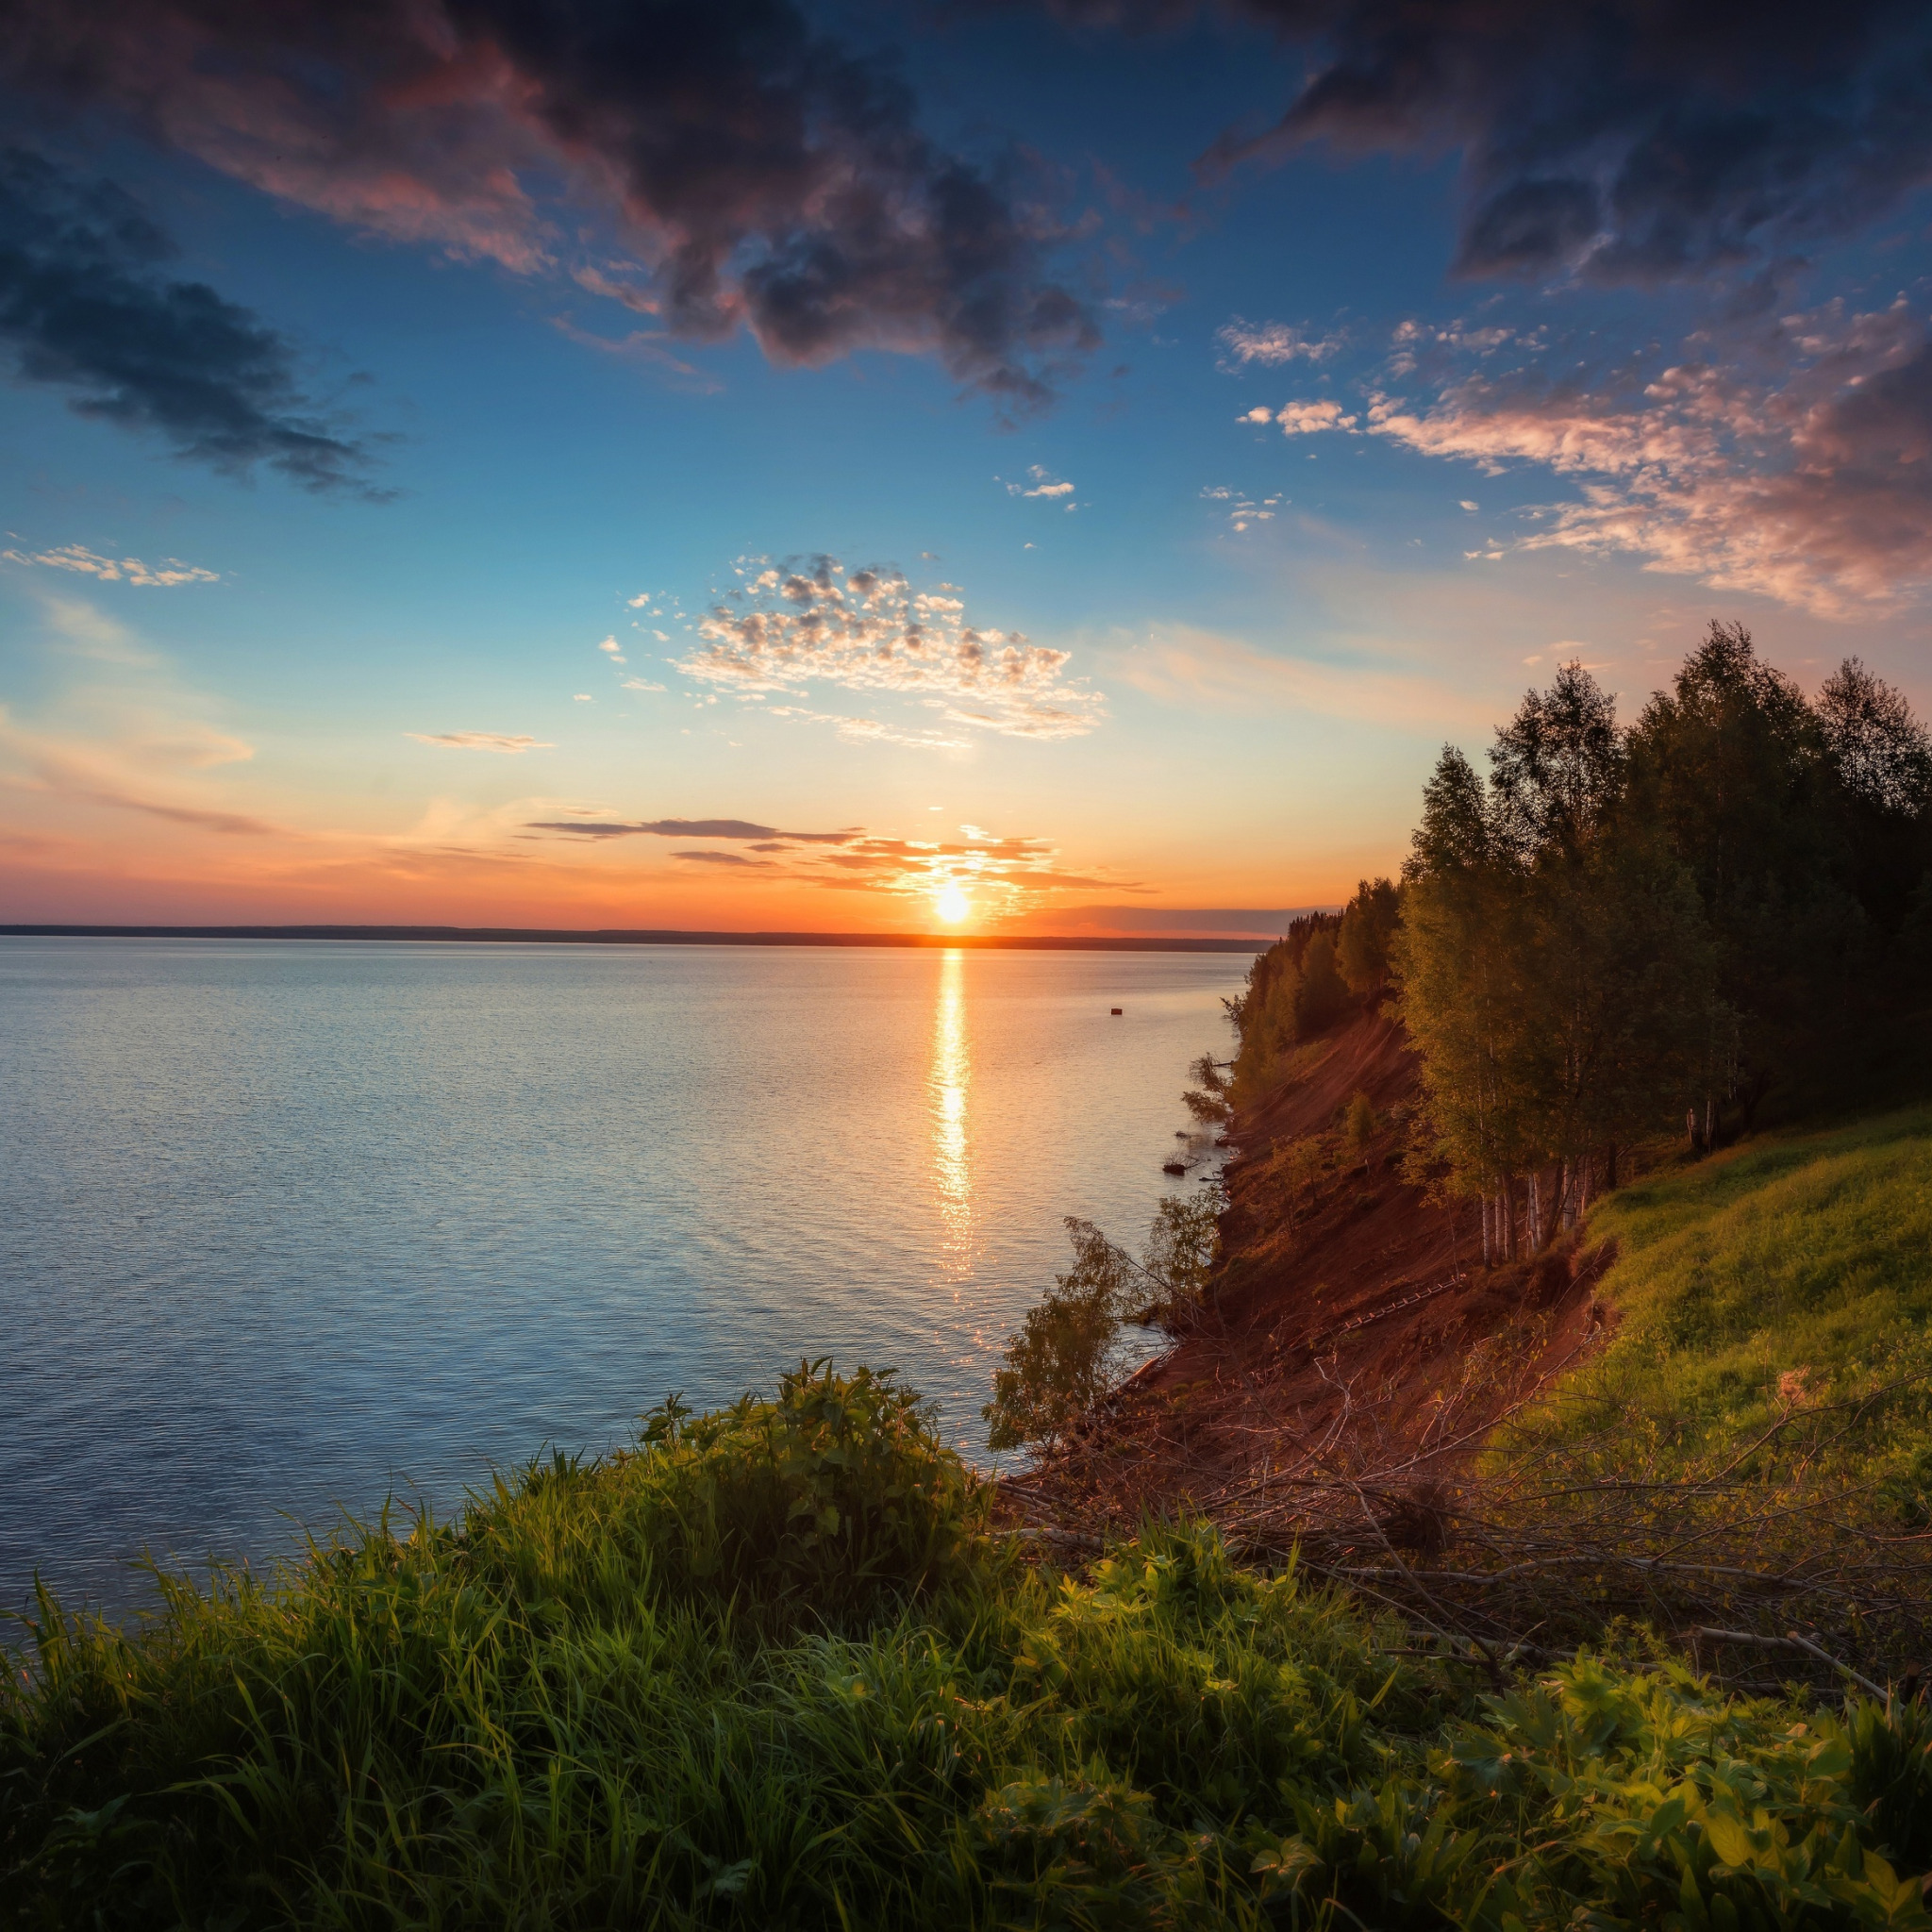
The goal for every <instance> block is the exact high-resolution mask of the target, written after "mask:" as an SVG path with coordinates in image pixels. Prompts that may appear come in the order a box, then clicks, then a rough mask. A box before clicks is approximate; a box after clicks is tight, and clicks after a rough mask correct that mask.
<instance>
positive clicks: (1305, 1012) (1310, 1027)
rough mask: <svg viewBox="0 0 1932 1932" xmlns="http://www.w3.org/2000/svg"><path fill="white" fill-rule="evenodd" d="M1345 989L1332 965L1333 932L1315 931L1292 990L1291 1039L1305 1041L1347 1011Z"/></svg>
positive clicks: (1346, 993)
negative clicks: (1292, 1021) (1292, 1029)
mask: <svg viewBox="0 0 1932 1932" xmlns="http://www.w3.org/2000/svg"><path fill="white" fill-rule="evenodd" d="M1348 1004H1349V1001H1348V988H1347V986H1346V985H1345V984H1344V983H1343V981H1342V977H1341V973H1340V971H1339V970H1338V969H1337V967H1336V964H1335V935H1334V934H1333V933H1330V932H1318V933H1316V934H1315V935H1314V937H1313V938H1312V939H1310V940H1309V941H1308V945H1307V952H1305V953H1304V954H1303V955H1302V961H1301V974H1300V977H1299V979H1298V981H1297V983H1296V985H1295V990H1294V1038H1295V1039H1297V1040H1307V1039H1310V1038H1311V1037H1312V1036H1313V1035H1315V1034H1317V1033H1320V1032H1322V1031H1323V1030H1324V1029H1325V1028H1326V1027H1329V1026H1332V1025H1334V1024H1335V1023H1336V1021H1338V1020H1339V1019H1341V1016H1342V1014H1343V1013H1345V1012H1346V1011H1347V1010H1348Z"/></svg>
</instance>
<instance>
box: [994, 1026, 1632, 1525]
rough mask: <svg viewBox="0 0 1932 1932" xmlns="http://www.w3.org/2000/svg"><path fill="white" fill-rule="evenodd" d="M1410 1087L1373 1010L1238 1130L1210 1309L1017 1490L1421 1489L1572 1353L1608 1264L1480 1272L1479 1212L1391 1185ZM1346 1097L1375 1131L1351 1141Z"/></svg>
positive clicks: (1151, 1498) (1540, 1264)
mask: <svg viewBox="0 0 1932 1932" xmlns="http://www.w3.org/2000/svg"><path fill="white" fill-rule="evenodd" d="M1417 1091H1418V1069H1417V1063H1416V1056H1415V1053H1414V1051H1413V1049H1412V1048H1411V1047H1410V1045H1409V1043H1408V1040H1407V1035H1406V1034H1405V1032H1404V1030H1403V1028H1402V1025H1401V1023H1400V1022H1399V1021H1398V1020H1396V1019H1395V1018H1393V1017H1392V1016H1391V1014H1389V1013H1388V1012H1386V1011H1383V1010H1374V1011H1371V1012H1368V1013H1366V1014H1362V1015H1359V1016H1357V1017H1356V1018H1355V1019H1353V1020H1351V1021H1349V1022H1348V1023H1346V1024H1343V1025H1341V1026H1339V1027H1337V1028H1335V1029H1333V1030H1332V1031H1331V1032H1330V1033H1328V1034H1327V1035H1325V1036H1324V1037H1323V1038H1322V1039H1321V1040H1319V1041H1316V1042H1314V1044H1313V1046H1312V1048H1311V1049H1309V1050H1307V1051H1306V1052H1305V1054H1304V1056H1303V1057H1302V1058H1301V1063H1300V1065H1299V1066H1298V1068H1297V1070H1296V1075H1295V1077H1294V1079H1293V1080H1292V1081H1291V1084H1289V1085H1287V1086H1286V1087H1284V1088H1282V1089H1280V1090H1278V1091H1276V1092H1274V1093H1273V1094H1272V1095H1270V1096H1269V1097H1268V1098H1267V1099H1265V1100H1264V1101H1263V1102H1262V1103H1261V1104H1259V1105H1258V1106H1257V1107H1255V1108H1251V1109H1250V1110H1248V1111H1247V1112H1245V1113H1242V1114H1240V1115H1238V1116H1237V1117H1236V1118H1235V1120H1234V1121H1233V1123H1232V1124H1230V1126H1229V1129H1228V1140H1229V1142H1230V1144H1231V1146H1232V1147H1233V1148H1234V1149H1235V1155H1234V1158H1233V1159H1232V1160H1231V1161H1230V1162H1229V1164H1228V1168H1227V1171H1226V1175H1225V1184H1226V1189H1227V1195H1228V1208H1227V1211H1226V1214H1225V1215H1224V1218H1223V1222H1222V1238H1223V1251H1224V1263H1223V1268H1222V1271H1221V1274H1220V1276H1219V1278H1218V1280H1217V1282H1216V1284H1215V1288H1214V1291H1213V1292H1212V1295H1211V1298H1210V1302H1209V1305H1208V1308H1207V1309H1206V1310H1205V1312H1204V1313H1203V1314H1202V1316H1201V1317H1200V1318H1199V1320H1198V1321H1197V1322H1196V1323H1195V1324H1194V1325H1193V1326H1192V1327H1191V1328H1190V1329H1189V1330H1188V1331H1187V1332H1186V1333H1184V1334H1181V1335H1178V1336H1176V1337H1175V1338H1174V1344H1173V1346H1172V1347H1171V1348H1169V1349H1168V1350H1167V1351H1166V1352H1165V1353H1164V1354H1163V1355H1161V1356H1160V1357H1158V1358H1157V1359H1156V1360H1155V1361H1153V1362H1150V1363H1149V1364H1148V1365H1147V1367H1146V1368H1145V1369H1144V1370H1142V1371H1141V1373H1140V1374H1138V1375H1136V1376H1135V1377H1134V1379H1133V1380H1132V1381H1131V1382H1130V1383H1129V1384H1128V1385H1127V1387H1126V1388H1125V1389H1124V1390H1123V1391H1121V1392H1120V1393H1119V1394H1118V1395H1117V1396H1116V1397H1115V1398H1114V1399H1113V1401H1112V1402H1111V1403H1110V1404H1109V1405H1108V1407H1107V1408H1106V1409H1105V1410H1104V1411H1103V1412H1102V1413H1100V1414H1098V1415H1096V1416H1095V1417H1094V1419H1093V1423H1092V1425H1091V1428H1090V1429H1089V1430H1088V1431H1087V1432H1086V1433H1085V1434H1084V1435H1083V1436H1082V1437H1081V1438H1080V1439H1079V1440H1077V1441H1074V1442H1072V1443H1070V1444H1068V1445H1066V1446H1065V1447H1064V1448H1063V1449H1061V1450H1060V1451H1058V1452H1057V1453H1056V1454H1055V1455H1054V1456H1052V1457H1048V1458H1046V1459H1044V1460H1043V1461H1042V1463H1041V1465H1040V1467H1039V1468H1038V1469H1037V1471H1036V1472H1035V1473H1034V1474H1032V1475H1031V1476H1030V1477H1029V1478H1027V1479H1026V1484H1025V1487H1026V1488H1027V1490H1028V1491H1033V1492H1037V1493H1038V1494H1039V1496H1040V1497H1041V1500H1042V1501H1046V1502H1050V1504H1051V1506H1052V1507H1053V1512H1054V1514H1055V1515H1056V1516H1057V1517H1058V1518H1059V1519H1060V1520H1062V1521H1070V1520H1074V1515H1077V1516H1078V1517H1079V1518H1082V1519H1085V1520H1088V1521H1090V1522H1094V1523H1097V1522H1099V1521H1100V1520H1103V1519H1111V1520H1113V1521H1115V1522H1117V1523H1119V1524H1131V1523H1132V1522H1134V1521H1135V1520H1137V1519H1138V1517H1139V1515H1140V1513H1141V1511H1142V1510H1143V1509H1145V1508H1147V1507H1161V1506H1163V1505H1170V1504H1179V1503H1181V1502H1183V1501H1186V1502H1189V1503H1191V1504H1193V1505H1194V1506H1197V1507H1209V1508H1213V1507H1217V1505H1218V1504H1221V1503H1225V1502H1226V1501H1227V1499H1228V1498H1230V1497H1231V1496H1233V1495H1235V1494H1237V1493H1239V1492H1241V1491H1242V1489H1243V1486H1245V1485H1250V1484H1252V1483H1254V1482H1255V1481H1257V1479H1259V1478H1261V1477H1262V1476H1264V1475H1266V1474H1269V1473H1271V1472H1278V1471H1280V1470H1281V1469H1283V1468H1284V1467H1286V1466H1288V1465H1290V1464H1292V1463H1295V1462H1298V1461H1300V1460H1301V1459H1303V1458H1306V1457H1309V1456H1315V1457H1320V1458H1321V1459H1322V1460H1323V1462H1324V1466H1330V1467H1333V1468H1336V1469H1349V1468H1353V1469H1358V1470H1364V1471H1366V1470H1372V1469H1377V1468H1388V1467H1390V1466H1391V1465H1392V1464H1395V1463H1401V1464H1403V1465H1404V1466H1405V1467H1407V1469H1408V1470H1409V1472H1410V1475H1411V1477H1412V1478H1413V1479H1415V1480H1426V1478H1427V1476H1428V1474H1429V1473H1430V1472H1431V1470H1432V1469H1433V1470H1436V1471H1439V1472H1444V1471H1446V1467H1447V1465H1448V1464H1449V1463H1450V1462H1452V1461H1454V1460H1456V1459H1457V1458H1460V1457H1465V1456H1466V1455H1467V1454H1468V1453H1469V1452H1470V1450H1471V1448H1472V1447H1473V1446H1474V1442H1475V1441H1478V1440H1479V1439H1480V1437H1481V1435H1482V1433H1483V1432H1484V1429H1485V1427H1486V1426H1487V1424H1489V1423H1490V1422H1491V1421H1492V1420H1493V1418H1494V1417H1495V1415H1496V1414H1498V1413H1499V1412H1500V1411H1501V1410H1502V1409H1503V1408H1505V1407H1507V1406H1508V1405H1509V1404H1510V1403H1511V1402H1513V1401H1514V1400H1516V1399H1517V1398H1518V1397H1519V1396H1520V1395H1521V1394H1522V1393H1523V1392H1524V1391H1525V1390H1526V1389H1527V1388H1528V1387H1530V1386H1532V1385H1533V1384H1534V1383H1535V1382H1536V1380H1537V1379H1538V1378H1539V1377H1540V1376H1541V1375H1542V1374H1545V1373H1547V1371H1548V1369H1549V1368H1550V1367H1551V1366H1553V1365H1554V1364H1556V1363H1557V1362H1560V1361H1563V1360H1565V1359H1567V1358H1569V1357H1572V1356H1574V1353H1575V1352H1576V1350H1577V1349H1578V1347H1579V1346H1581V1345H1584V1344H1585V1343H1587V1341H1588V1339H1589V1336H1590V1335H1591V1332H1592V1329H1593V1326H1594V1324H1596V1323H1597V1322H1598V1321H1599V1320H1600V1319H1601V1317H1600V1314H1599V1311H1598V1310H1597V1308H1596V1307H1595V1306H1594V1303H1593V1301H1592V1297H1591V1283H1592V1282H1593V1281H1594V1279H1595V1278H1596V1276H1597V1275H1598V1274H1600V1273H1601V1266H1602V1259H1603V1257H1599V1256H1595V1255H1583V1254H1581V1253H1579V1251H1578V1250H1577V1249H1576V1248H1575V1246H1574V1244H1560V1245H1558V1246H1557V1247H1556V1248H1554V1249H1553V1250H1551V1251H1550V1252H1549V1253H1546V1254H1545V1255H1543V1256H1542V1257H1539V1258H1537V1259H1536V1260H1533V1261H1529V1262H1523V1263H1517V1264H1514V1265H1512V1266H1510V1267H1507V1268H1496V1269H1491V1270H1484V1269H1483V1268H1482V1266H1481V1253H1480V1241H1479V1238H1478V1231H1477V1226H1476V1221H1475V1214H1474V1208H1472V1207H1471V1206H1470V1205H1469V1204H1466V1203H1448V1202H1442V1201H1437V1200H1432V1199H1431V1198H1430V1196H1429V1194H1428V1192H1427V1191H1425V1189H1424V1188H1423V1187H1419V1186H1417V1185H1416V1184H1414V1183H1413V1182H1412V1181H1410V1180H1408V1179H1406V1178H1405V1177H1404V1174H1403V1172H1402V1161H1403V1156H1404V1153H1405V1151H1406V1150H1407V1145H1408V1141H1409V1133H1410V1126H1411V1123H1412V1120H1413V1113H1414V1108H1415V1105H1416V1098H1417ZM1357 1094H1362V1095H1365V1096H1366V1097H1367V1100H1368V1103H1369V1106H1370V1108H1372V1109H1373V1112H1374V1127H1373V1130H1372V1131H1371V1132H1370V1133H1368V1135H1367V1136H1366V1138H1365V1139H1359V1140H1352V1139H1351V1137H1350V1135H1349V1132H1348V1127H1347V1118H1346V1117H1347V1115H1348V1111H1349V1108H1350V1103H1351V1101H1352V1100H1353V1099H1354V1097H1355V1096H1356V1095H1357ZM1070 1512H1071V1513H1070Z"/></svg>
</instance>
